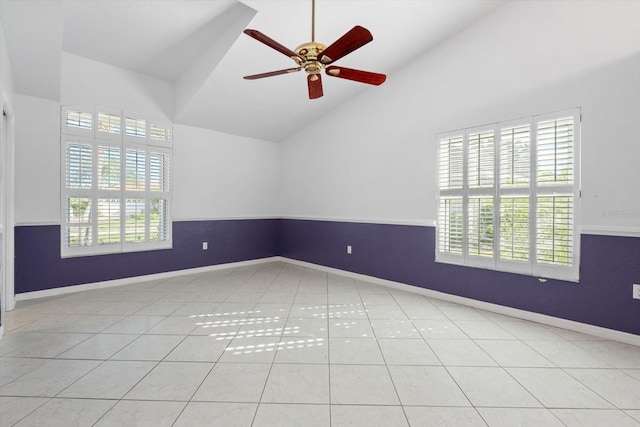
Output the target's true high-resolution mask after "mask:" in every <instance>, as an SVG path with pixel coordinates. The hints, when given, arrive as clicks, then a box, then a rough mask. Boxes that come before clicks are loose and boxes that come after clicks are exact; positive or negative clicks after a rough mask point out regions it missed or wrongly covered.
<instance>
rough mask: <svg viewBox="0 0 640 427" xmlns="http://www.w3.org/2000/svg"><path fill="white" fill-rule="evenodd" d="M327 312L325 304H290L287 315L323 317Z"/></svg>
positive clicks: (311, 317)
mask: <svg viewBox="0 0 640 427" xmlns="http://www.w3.org/2000/svg"><path fill="white" fill-rule="evenodd" d="M327 313H328V308H327V305H326V304H292V305H291V311H290V312H289V316H291V317H298V318H306V319H325V318H326V317H327Z"/></svg>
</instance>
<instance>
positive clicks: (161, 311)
mask: <svg viewBox="0 0 640 427" xmlns="http://www.w3.org/2000/svg"><path fill="white" fill-rule="evenodd" d="M183 304H184V303H182V302H154V303H152V304H148V305H146V306H144V307H143V308H141V309H140V310H138V311H136V313H135V314H136V315H138V316H169V315H170V314H172V313H174V312H175V311H176V310H178V309H179V308H180V307H182V305H183Z"/></svg>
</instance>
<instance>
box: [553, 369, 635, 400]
mask: <svg viewBox="0 0 640 427" xmlns="http://www.w3.org/2000/svg"><path fill="white" fill-rule="evenodd" d="M565 372H567V373H568V374H569V375H571V376H572V377H574V378H575V379H577V380H578V381H580V382H581V383H582V384H584V385H586V386H587V387H589V388H590V389H591V390H593V391H595V392H596V393H598V394H599V395H600V396H602V397H604V398H605V399H606V400H607V401H609V402H610V403H612V404H614V405H615V406H616V407H617V408H619V409H640V380H638V379H636V378H633V377H632V376H630V375H627V374H626V373H624V372H622V371H619V370H617V369H566V370H565Z"/></svg>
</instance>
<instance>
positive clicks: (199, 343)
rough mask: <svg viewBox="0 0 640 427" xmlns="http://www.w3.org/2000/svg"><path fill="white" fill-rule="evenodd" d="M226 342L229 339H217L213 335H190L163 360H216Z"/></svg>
mask: <svg viewBox="0 0 640 427" xmlns="http://www.w3.org/2000/svg"><path fill="white" fill-rule="evenodd" d="M228 344H229V341H227V340H217V339H216V338H215V337H209V336H197V335H191V336H188V337H186V338H185V339H184V340H183V341H182V342H180V344H178V345H177V346H176V347H175V348H174V349H173V350H172V351H171V353H169V354H168V355H167V357H165V359H164V360H165V361H167V362H217V361H218V359H219V358H220V356H221V355H222V353H224V349H225V348H226V347H227V345H228Z"/></svg>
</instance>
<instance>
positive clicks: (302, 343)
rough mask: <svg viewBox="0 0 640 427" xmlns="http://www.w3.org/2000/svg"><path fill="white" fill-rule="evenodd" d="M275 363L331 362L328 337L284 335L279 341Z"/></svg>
mask: <svg viewBox="0 0 640 427" xmlns="http://www.w3.org/2000/svg"><path fill="white" fill-rule="evenodd" d="M274 362H275V363H320V364H327V363H329V345H328V342H327V339H326V338H314V337H283V338H282V340H281V341H280V342H279V343H278V350H277V352H276V358H275V360H274Z"/></svg>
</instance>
